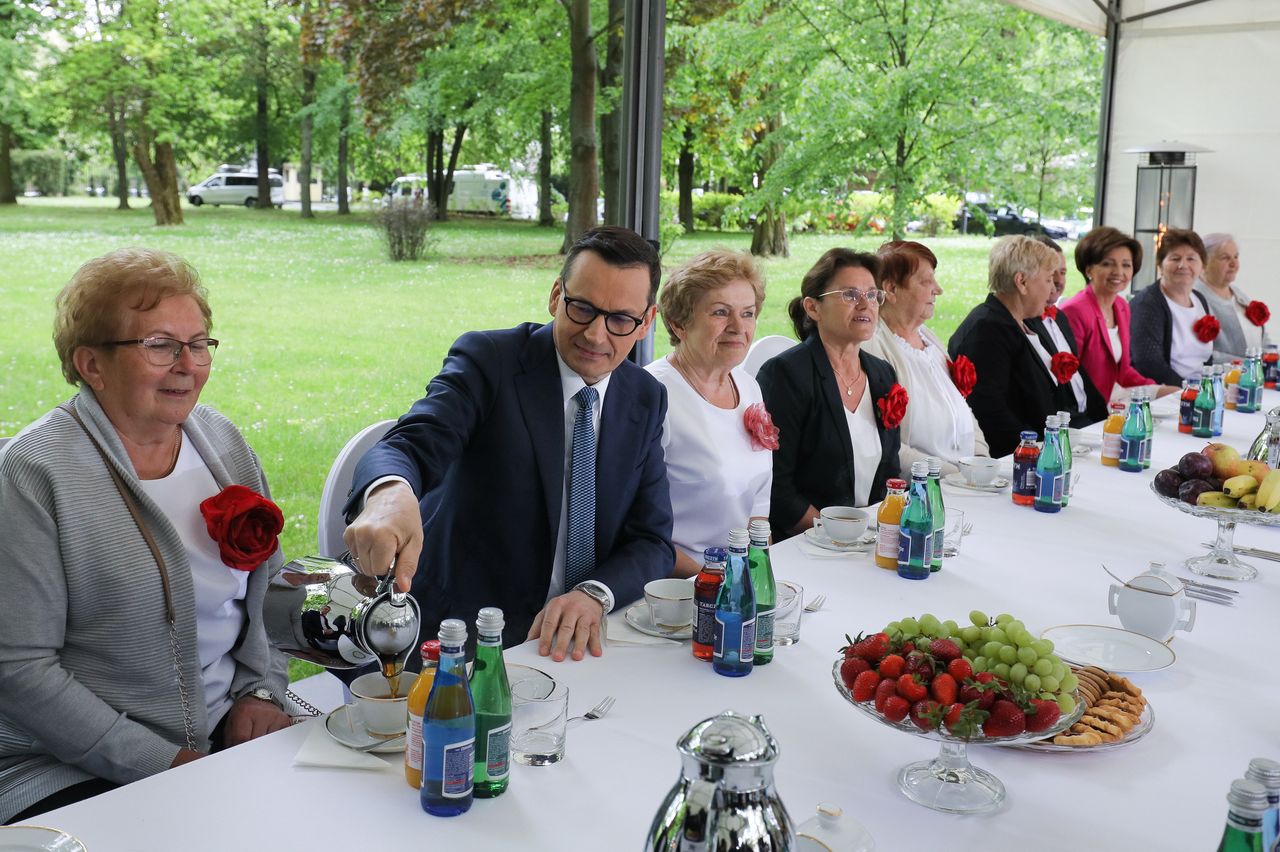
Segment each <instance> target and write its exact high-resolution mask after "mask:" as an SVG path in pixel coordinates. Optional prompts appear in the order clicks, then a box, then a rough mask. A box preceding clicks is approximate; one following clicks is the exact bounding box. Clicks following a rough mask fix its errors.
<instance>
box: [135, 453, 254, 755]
mask: <svg viewBox="0 0 1280 852" xmlns="http://www.w3.org/2000/svg"><path fill="white" fill-rule="evenodd" d="M139 484H140V485H141V486H142V490H143V491H144V492H145V493H146V495H147V496H148V497H150V498H151V499H152V500H153V501H154V502H155V504H156V505H157V506H158V507H160V510H161V511H162V512H164V514H165V517H166V518H168V519H169V523H171V524H173V528H174V530H176V531H177V533H178V537H179V538H180V539H182V546H183V549H185V550H186V552H187V562H188V563H190V566H191V582H192V584H193V586H194V588H195V598H196V650H197V653H198V655H199V657H200V669H201V677H202V680H203V681H204V701H205V707H206V708H207V709H208V712H209V728H210V729H211V730H212V729H213V727H214V726H216V725H217V724H218V722H220V721H221V720H222V716H223V715H224V714H225V713H226V712H227V711H228V710H230V709H231V695H230V690H231V679H232V678H233V677H234V676H235V673H236V661H235V659H234V658H232V656H231V650H232V649H233V648H234V647H235V645H236V642H237V640H239V638H240V633H241V632H242V631H243V630H244V625H245V612H244V595H245V589H246V588H247V586H248V584H249V572H248V571H238V570H236V569H235V568H229V567H227V566H226V565H225V564H223V562H222V557H221V556H219V555H218V544H217V542H215V541H214V540H213V539H212V538H211V537H210V536H209V530H208V529H207V528H206V527H205V523H204V516H203V515H201V514H200V504H201V503H202V502H204V501H205V500H206V499H208V498H210V497H212V496H214V495H215V494H217V493H218V492H219V491H221V490H222V489H220V488H219V487H218V483H217V482H216V481H215V480H214V478H213V474H211V473H210V472H209V468H208V466H206V465H205V463H204V459H202V458H201V457H200V453H199V452H198V451H197V450H196V448H195V445H194V444H193V443H191V441H190V440H185V439H184V440H183V442H182V449H181V450H180V451H179V453H178V461H177V463H176V464H175V465H174V466H173V471H172V472H171V473H170V474H169V475H168V476H166V477H164V478H163V479H143V480H140V481H139Z"/></svg>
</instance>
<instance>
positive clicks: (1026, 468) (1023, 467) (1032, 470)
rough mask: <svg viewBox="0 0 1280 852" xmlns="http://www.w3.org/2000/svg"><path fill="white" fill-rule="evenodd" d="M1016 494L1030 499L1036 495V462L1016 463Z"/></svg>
mask: <svg viewBox="0 0 1280 852" xmlns="http://www.w3.org/2000/svg"><path fill="white" fill-rule="evenodd" d="M1013 490H1014V493H1017V494H1021V495H1023V496H1027V497H1030V496H1031V495H1033V494H1035V493H1036V464H1035V462H1015V463H1014V466H1013Z"/></svg>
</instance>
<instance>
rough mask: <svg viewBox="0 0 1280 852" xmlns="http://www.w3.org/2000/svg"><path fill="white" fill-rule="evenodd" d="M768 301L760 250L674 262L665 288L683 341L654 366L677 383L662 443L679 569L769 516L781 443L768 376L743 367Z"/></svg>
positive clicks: (668, 313)
mask: <svg viewBox="0 0 1280 852" xmlns="http://www.w3.org/2000/svg"><path fill="white" fill-rule="evenodd" d="M762 304H764V281H763V279H762V278H761V276H760V271H759V269H757V267H756V265H755V262H754V261H753V260H752V259H751V255H749V254H746V253H738V252H731V251H725V250H718V251H709V252H704V253H702V254H700V255H698V256H697V257H695V258H693V259H692V260H690V261H689V262H688V263H686V264H684V265H683V266H681V267H680V268H678V269H677V270H675V271H674V272H672V273H671V276H670V277H669V278H668V279H667V283H666V285H665V286H664V287H663V289H662V293H661V294H660V295H659V297H658V310H659V311H660V313H661V315H662V321H663V323H664V324H665V325H666V327H667V333H668V334H669V335H670V336H671V344H672V346H674V347H675V349H674V350H673V351H672V353H671V354H670V355H668V356H667V357H665V358H661V359H658V360H657V361H654V362H653V363H651V364H649V366H648V367H646V368H645V369H647V370H648V371H649V372H650V373H651V374H653V376H654V378H656V379H657V380H658V381H660V382H662V383H663V385H665V386H666V388H667V419H666V423H665V424H664V425H663V430H662V447H663V450H664V451H665V452H666V459H667V477H668V479H669V480H670V483H671V509H672V512H673V514H674V516H675V528H674V529H673V531H672V536H671V539H672V542H673V543H674V544H675V546H676V567H675V571H674V576H677V577H691V576H693V575H694V574H696V573H697V572H698V570H699V569H700V568H701V567H702V551H703V550H704V549H706V548H708V547H723V546H724V543H725V541H726V539H727V536H728V532H729V530H730V529H732V528H734V527H745V526H746V525H747V523H748V521H749V520H750V519H752V518H761V519H767V518H768V517H769V489H770V487H771V486H772V484H773V454H772V453H771V452H770V450H771V449H773V448H774V447H776V446H777V443H776V440H774V441H773V442H772V443H770V440H769V434H768V429H762V424H764V423H765V422H766V421H767V419H768V415H767V414H766V413H765V412H764V406H763V402H762V400H761V396H760V386H759V385H758V384H756V380H755V379H754V378H752V377H751V375H750V374H748V373H747V372H746V371H745V370H744V369H742V367H741V364H742V361H743V359H745V358H746V357H747V350H748V349H750V348H751V341H752V340H753V339H755V333H756V318H757V317H758V316H759V313H760V306H761V305H762ZM762 418H763V420H762ZM752 426H755V427H756V428H755V429H754V430H751V431H749V430H750V429H751V427H752ZM762 438H763V440H762Z"/></svg>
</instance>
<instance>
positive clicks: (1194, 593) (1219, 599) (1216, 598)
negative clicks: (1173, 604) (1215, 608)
mask: <svg viewBox="0 0 1280 852" xmlns="http://www.w3.org/2000/svg"><path fill="white" fill-rule="evenodd" d="M1186 591H1187V597H1189V598H1194V599H1195V600H1198V601H1207V602H1209V603H1216V604H1222V605H1223V606H1235V601H1234V600H1232V599H1231V598H1229V597H1227V596H1226V595H1215V594H1213V593H1212V592H1204V591H1200V590H1198V589H1190V588H1189V589H1187V590H1186Z"/></svg>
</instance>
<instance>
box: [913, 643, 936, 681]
mask: <svg viewBox="0 0 1280 852" xmlns="http://www.w3.org/2000/svg"><path fill="white" fill-rule="evenodd" d="M907 673H908V674H913V675H920V679H921V680H923V681H925V682H926V683H927V682H928V681H930V680H931V679H932V678H933V657H930V656H929V655H928V654H926V653H924V652H923V651H912V652H911V653H910V654H907Z"/></svg>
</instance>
